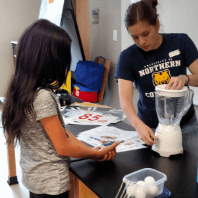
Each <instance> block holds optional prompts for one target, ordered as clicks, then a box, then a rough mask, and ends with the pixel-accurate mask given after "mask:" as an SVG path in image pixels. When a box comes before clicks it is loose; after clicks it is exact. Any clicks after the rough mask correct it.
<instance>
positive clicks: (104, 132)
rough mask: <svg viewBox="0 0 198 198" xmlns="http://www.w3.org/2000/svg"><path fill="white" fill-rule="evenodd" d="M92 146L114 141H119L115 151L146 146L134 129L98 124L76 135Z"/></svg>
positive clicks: (108, 143)
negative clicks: (128, 129) (127, 129)
mask: <svg viewBox="0 0 198 198" xmlns="http://www.w3.org/2000/svg"><path fill="white" fill-rule="evenodd" d="M77 138H78V139H79V140H81V141H84V142H86V143H87V144H89V145H91V146H94V147H103V146H108V145H111V144H113V143H114V142H116V141H120V142H121V143H120V144H119V145H118V146H117V147H116V152H124V151H129V150H136V149H142V148H146V146H144V145H143V144H145V142H144V141H142V140H141V139H140V137H139V136H138V134H137V132H136V131H125V130H121V129H118V128H116V127H112V126H100V127H96V128H94V129H91V130H87V131H84V132H82V133H80V134H79V135H78V137H77Z"/></svg>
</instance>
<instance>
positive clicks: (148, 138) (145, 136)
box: [136, 122, 158, 146]
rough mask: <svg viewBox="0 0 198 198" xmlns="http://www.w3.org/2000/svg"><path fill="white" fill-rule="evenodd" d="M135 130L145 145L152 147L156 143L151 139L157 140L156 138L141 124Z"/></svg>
mask: <svg viewBox="0 0 198 198" xmlns="http://www.w3.org/2000/svg"><path fill="white" fill-rule="evenodd" d="M136 130H137V132H138V135H139V136H140V139H141V140H143V141H144V142H145V143H146V144H147V145H149V146H152V145H153V144H155V143H156V141H154V140H153V139H155V140H157V139H158V138H157V137H156V136H155V134H154V133H153V131H152V130H151V128H149V127H148V126H147V125H146V124H144V123H143V122H142V123H140V124H139V125H138V126H137V127H136Z"/></svg>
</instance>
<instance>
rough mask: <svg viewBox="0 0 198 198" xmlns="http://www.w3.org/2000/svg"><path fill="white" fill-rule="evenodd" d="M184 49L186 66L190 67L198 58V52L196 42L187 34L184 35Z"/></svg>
mask: <svg viewBox="0 0 198 198" xmlns="http://www.w3.org/2000/svg"><path fill="white" fill-rule="evenodd" d="M182 49H183V52H184V61H185V65H186V66H187V67H189V66H190V65H191V64H192V63H193V62H194V61H195V60H196V59H197V58H198V51H197V47H196V46H195V44H194V42H193V41H192V40H191V38H190V37H189V36H188V35H187V34H183V42H182Z"/></svg>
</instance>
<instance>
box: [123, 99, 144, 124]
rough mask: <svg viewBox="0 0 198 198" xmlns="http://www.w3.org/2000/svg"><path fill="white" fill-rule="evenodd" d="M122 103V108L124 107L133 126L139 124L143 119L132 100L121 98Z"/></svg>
mask: <svg viewBox="0 0 198 198" xmlns="http://www.w3.org/2000/svg"><path fill="white" fill-rule="evenodd" d="M120 104H121V108H122V110H123V112H124V114H125V115H126V116H127V118H128V120H129V121H130V122H131V124H132V126H133V127H135V128H136V127H137V125H138V124H139V123H141V122H142V121H141V120H140V118H139V117H138V115H137V113H136V110H135V108H134V106H133V104H132V102H131V101H129V100H121V101H120Z"/></svg>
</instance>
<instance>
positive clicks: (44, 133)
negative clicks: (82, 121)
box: [2, 19, 118, 198]
mask: <svg viewBox="0 0 198 198" xmlns="http://www.w3.org/2000/svg"><path fill="white" fill-rule="evenodd" d="M70 47H71V39H70V37H69V35H68V34H67V32H65V31H64V30H63V29H61V28H60V27H58V26H56V25H55V24H53V23H51V22H49V21H47V20H44V19H43V20H38V21H37V22H35V23H34V24H33V25H31V26H30V27H29V28H28V29H27V30H26V31H25V32H24V33H23V35H22V36H21V38H20V41H19V44H18V55H17V62H16V68H15V73H14V75H13V77H12V80H11V84H10V86H9V89H8V92H7V96H6V102H5V107H4V110H3V115H2V123H3V128H4V135H5V137H6V141H7V144H8V145H9V146H14V143H17V142H19V143H20V149H21V160H20V165H21V168H22V175H23V181H22V182H23V184H24V185H25V186H26V187H27V188H28V190H29V191H30V198H43V197H45V198H47V197H60V198H63V197H64V198H66V197H68V190H69V189H70V181H69V163H70V159H69V157H74V158H85V159H86V158H91V159H96V160H99V161H104V160H111V159H113V158H114V156H115V154H116V151H115V147H116V146H117V145H118V143H115V144H113V145H111V146H107V147H104V148H102V149H99V148H91V147H88V146H86V145H85V144H83V143H82V142H80V141H79V140H78V139H76V138H75V137H74V136H73V135H72V134H71V133H70V132H69V131H68V130H66V129H65V125H64V122H63V119H62V115H61V113H60V109H59V105H58V101H57V99H56V96H55V94H54V92H53V91H52V90H56V89H58V88H60V87H61V86H62V84H63V83H64V82H65V80H66V77H67V73H68V71H69V70H70V63H71V52H70ZM54 82H56V83H54Z"/></svg>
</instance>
